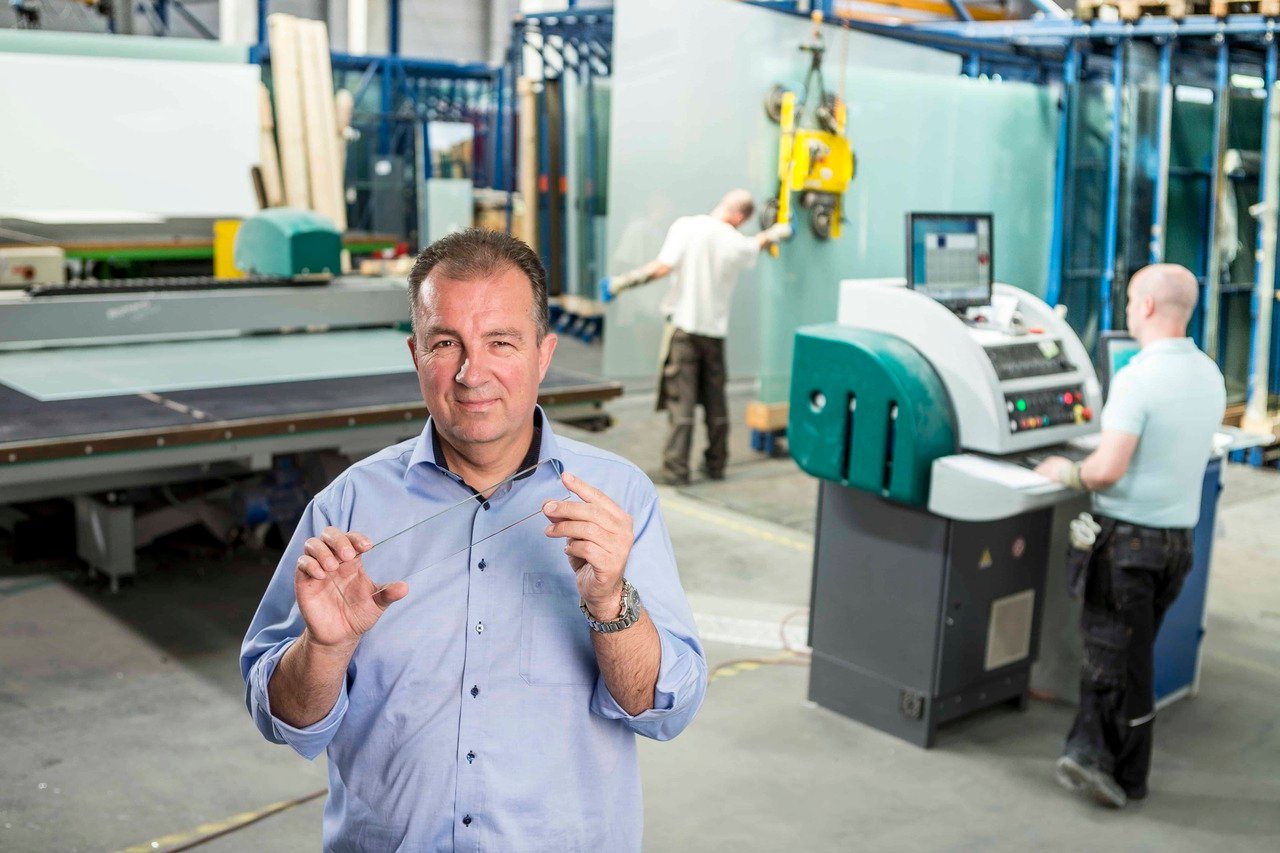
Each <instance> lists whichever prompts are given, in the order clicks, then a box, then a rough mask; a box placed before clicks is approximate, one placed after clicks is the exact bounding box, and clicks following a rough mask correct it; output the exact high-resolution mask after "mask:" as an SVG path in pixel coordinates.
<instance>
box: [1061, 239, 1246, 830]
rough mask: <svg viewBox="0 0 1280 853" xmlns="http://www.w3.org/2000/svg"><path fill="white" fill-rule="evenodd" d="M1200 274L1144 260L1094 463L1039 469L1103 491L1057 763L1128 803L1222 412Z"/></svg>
mask: <svg viewBox="0 0 1280 853" xmlns="http://www.w3.org/2000/svg"><path fill="white" fill-rule="evenodd" d="M1198 293H1199V286H1198V283H1197V282H1196V279H1195V276H1193V275H1192V274H1191V272H1190V271H1189V270H1187V269H1186V268H1185V267H1181V266H1177V265H1175V264H1155V265H1152V266H1149V267H1145V268H1143V269H1141V270H1139V271H1138V272H1137V273H1136V274H1135V275H1134V276H1133V278H1132V279H1131V280H1130V282H1129V290H1128V305H1127V307H1126V309H1125V318H1126V320H1127V322H1128V328H1129V333H1130V334H1132V335H1133V336H1134V338H1135V339H1137V341H1138V343H1139V344H1141V346H1142V351H1141V352H1140V353H1138V355H1137V356H1135V357H1134V358H1133V360H1132V361H1130V362H1129V364H1128V365H1127V366H1126V367H1124V368H1123V369H1122V370H1120V371H1119V372H1117V373H1116V375H1115V377H1114V379H1113V380H1112V383H1111V393H1110V396H1109V397H1108V399H1107V403H1106V406H1105V407H1104V408H1103V410H1102V441H1101V443H1100V444H1099V446H1098V449H1097V450H1096V451H1094V452H1093V453H1092V454H1090V455H1089V457H1088V458H1086V459H1085V460H1084V461H1083V462H1078V463H1072V462H1070V461H1068V460H1066V459H1064V458H1062V457H1051V458H1049V459H1046V460H1045V461H1044V462H1043V463H1042V464H1041V465H1040V467H1039V468H1037V469H1036V470H1037V471H1038V472H1040V473H1041V474H1044V475H1045V476H1047V477H1050V478H1053V479H1057V480H1060V481H1062V482H1063V483H1065V484H1066V485H1068V486H1071V487H1072V488H1076V489H1085V490H1088V491H1090V492H1092V493H1093V519H1092V520H1089V519H1088V516H1087V515H1086V516H1083V517H1082V519H1078V520H1077V521H1075V522H1072V539H1073V546H1075V547H1077V548H1078V547H1080V546H1081V545H1084V546H1085V547H1086V548H1088V547H1090V543H1089V541H1088V540H1089V539H1093V540H1094V541H1093V542H1092V546H1091V556H1090V557H1089V558H1085V559H1084V560H1083V562H1082V565H1084V566H1085V578H1084V583H1083V598H1084V604H1083V608H1082V611H1081V631H1082V633H1083V635H1084V636H1083V639H1084V661H1083V667H1082V672H1081V684H1080V709H1079V711H1078V713H1077V714H1076V719H1075V722H1074V724H1073V725H1072V727H1071V732H1070V734H1069V735H1068V736H1067V743H1066V747H1065V749H1064V750H1063V755H1062V756H1061V757H1060V758H1059V759H1058V762H1057V768H1056V769H1057V777H1058V781H1059V782H1060V783H1061V784H1062V785H1063V786H1064V787H1066V788H1068V789H1070V790H1073V791H1076V792H1078V793H1081V794H1084V795H1085V796H1088V797H1090V798H1091V799H1093V800H1094V801H1096V802H1098V803H1101V804H1103V805H1107V806H1111V807H1115V808H1120V807H1123V806H1124V805H1125V804H1126V803H1127V802H1128V801H1129V800H1140V799H1143V798H1144V797H1146V795H1147V776H1148V774H1149V772H1150V769H1151V744H1152V722H1153V718H1154V716H1155V709H1154V687H1153V671H1154V662H1153V648H1154V646H1155V639H1156V632H1157V631H1159V629H1160V623H1161V621H1162V620H1163V618H1164V614H1165V612H1166V611H1167V610H1168V609H1169V606H1170V605H1171V604H1173V601H1174V599H1176V598H1177V596H1178V592H1179V591H1180V590H1181V589H1182V582H1183V580H1184V579H1185V578H1186V575H1187V572H1188V571H1189V570H1190V568H1191V529H1192V528H1193V527H1195V525H1196V522H1197V520H1198V519H1199V516H1200V491H1201V482H1202V481H1203V479H1204V471H1205V466H1206V465H1207V464H1208V461H1209V457H1210V454H1211V452H1212V446H1213V435H1214V432H1215V431H1216V429H1217V427H1218V426H1219V425H1220V424H1221V423H1222V416H1223V413H1224V409H1225V406H1226V389H1225V387H1224V385H1223V381H1222V373H1221V372H1220V371H1219V370H1218V366H1217V364H1215V363H1214V362H1213V360H1211V359H1210V358H1209V357H1208V356H1206V355H1205V354H1204V353H1202V352H1201V351H1200V350H1199V349H1198V348H1197V347H1196V345H1195V343H1194V342H1193V341H1192V340H1191V339H1190V338H1188V337H1186V329H1187V323H1188V321H1189V320H1190V319H1191V314H1192V312H1193V311H1194V310H1195V306H1196V301H1197V297H1198Z"/></svg>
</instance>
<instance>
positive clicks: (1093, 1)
mask: <svg viewBox="0 0 1280 853" xmlns="http://www.w3.org/2000/svg"><path fill="white" fill-rule="evenodd" d="M1271 2H1276V3H1280V0H1271ZM1204 5H1207V4H1205V3H1196V2H1193V0H1079V2H1078V3H1077V4H1076V17H1078V18H1079V19H1080V20H1082V21H1092V20H1093V19H1094V18H1098V17H1102V16H1101V15H1100V14H1099V13H1100V10H1102V9H1104V8H1106V9H1114V10H1115V13H1116V16H1117V17H1118V18H1120V20H1122V21H1136V20H1138V19H1139V18H1142V17H1145V16H1155V17H1164V18H1173V19H1175V20H1180V19H1182V18H1185V17H1186V16H1187V15H1194V14H1195V13H1196V12H1197V11H1198V10H1197V8H1196V7H1197V6H1204Z"/></svg>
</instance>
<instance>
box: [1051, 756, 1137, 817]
mask: <svg viewBox="0 0 1280 853" xmlns="http://www.w3.org/2000/svg"><path fill="white" fill-rule="evenodd" d="M1054 776H1056V777H1057V779H1058V784H1059V785H1061V786H1062V787H1064V788H1066V789H1067V790H1068V791H1073V792H1075V793H1078V794H1082V795H1084V796H1086V797H1088V798H1089V799H1091V800H1093V801H1094V802H1095V803H1097V804H1098V805H1100V806H1106V807H1107V808H1112V809H1122V808H1124V807H1125V804H1126V803H1128V801H1129V798H1128V797H1126V796H1125V793H1124V789H1123V788H1121V787H1120V785H1119V784H1118V783H1117V782H1116V780H1115V779H1112V778H1111V774H1109V773H1104V772H1103V771H1101V770H1099V769H1098V768H1096V767H1088V766H1086V765H1084V764H1081V763H1080V762H1079V761H1077V760H1076V759H1074V758H1072V757H1071V756H1070V755H1064V756H1062V757H1061V758H1059V759H1058V763H1057V764H1056V765H1055V767H1054Z"/></svg>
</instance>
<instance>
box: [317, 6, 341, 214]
mask: <svg viewBox="0 0 1280 853" xmlns="http://www.w3.org/2000/svg"><path fill="white" fill-rule="evenodd" d="M311 38H312V40H313V45H312V46H313V49H314V50H315V68H316V76H317V81H316V86H317V87H318V88H319V91H320V94H319V97H320V101H319V103H320V120H321V122H322V127H323V129H325V130H327V131H328V134H329V138H328V142H327V144H326V146H325V149H326V156H327V157H328V160H329V169H328V171H329V188H328V189H329V193H330V194H331V198H330V203H331V204H332V205H333V207H332V218H333V221H334V223H335V224H336V225H337V226H338V230H339V231H346V230H347V203H346V193H345V187H344V181H343V175H342V168H343V164H344V160H345V158H344V157H343V154H342V150H343V148H345V146H344V145H342V144H341V140H342V136H341V131H340V129H339V128H338V102H337V100H336V97H335V95H334V92H333V66H332V65H331V64H330V62H329V28H328V26H327V25H326V24H325V23H324V22H323V21H312V22H311ZM347 123H349V122H346V123H344V124H343V127H344V128H345V127H346V124H347Z"/></svg>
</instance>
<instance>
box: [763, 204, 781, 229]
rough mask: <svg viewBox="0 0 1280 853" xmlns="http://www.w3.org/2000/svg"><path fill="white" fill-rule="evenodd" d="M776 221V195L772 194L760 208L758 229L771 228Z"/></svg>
mask: <svg viewBox="0 0 1280 853" xmlns="http://www.w3.org/2000/svg"><path fill="white" fill-rule="evenodd" d="M777 221H778V197H777V196H774V197H773V198H771V199H769V200H768V201H766V202H765V203H764V206H763V207H761V208H760V230H762V231H763V230H765V229H767V228H771V227H772V226H773V225H774V224H775V223H776V222H777Z"/></svg>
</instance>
